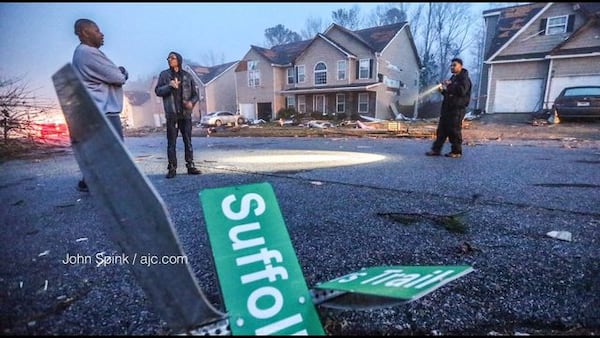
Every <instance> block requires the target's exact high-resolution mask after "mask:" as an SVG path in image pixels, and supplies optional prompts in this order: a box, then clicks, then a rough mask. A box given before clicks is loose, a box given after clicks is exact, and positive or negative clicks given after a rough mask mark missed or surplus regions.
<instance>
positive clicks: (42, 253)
mask: <svg viewBox="0 0 600 338" xmlns="http://www.w3.org/2000/svg"><path fill="white" fill-rule="evenodd" d="M49 253H50V250H46V251H44V252H40V253H39V254H38V257H42V256H46V255H47V254H49Z"/></svg>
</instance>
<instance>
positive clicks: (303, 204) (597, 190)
mask: <svg viewBox="0 0 600 338" xmlns="http://www.w3.org/2000/svg"><path fill="white" fill-rule="evenodd" d="M193 143H194V146H195V157H196V164H197V166H198V167H199V168H200V169H201V170H202V171H203V174H202V175H199V176H188V175H186V174H185V171H184V170H185V168H183V166H181V168H180V170H179V174H178V175H177V176H176V177H175V178H174V179H172V180H167V179H165V178H164V175H165V174H166V150H165V148H166V140H165V138H164V135H162V134H160V135H150V136H145V137H129V138H127V139H126V142H125V144H126V147H127V148H128V149H129V151H130V152H131V155H132V158H133V159H134V160H135V162H136V163H137V165H138V166H139V167H140V169H141V170H142V171H143V172H144V173H145V174H146V175H147V176H148V178H149V179H150V181H151V182H152V184H153V185H154V186H155V188H156V189H157V191H158V192H159V194H160V195H161V197H162V198H163V199H164V201H165V203H166V205H167V208H168V210H169V212H170V214H171V217H172V219H173V222H174V224H175V227H176V228H177V232H178V233H179V236H180V241H181V244H182V246H183V248H184V251H185V253H186V255H187V257H188V260H189V263H190V264H191V266H192V268H193V271H194V273H195V274H196V277H197V278H198V279H199V281H200V284H201V286H202V288H203V289H204V292H205V293H206V295H207V297H208V298H209V299H210V301H211V302H212V303H213V304H214V305H215V306H216V307H217V308H219V309H221V310H224V309H223V305H222V299H221V297H220V292H219V289H218V282H217V278H216V273H215V270H214V265H213V262H212V258H211V251H210V248H209V243H208V239H207V233H206V230H205V221H204V218H203V213H202V208H201V206H200V203H199V200H198V192H199V191H201V190H203V189H206V188H216V187H225V186H234V185H241V184H250V183H259V182H269V183H271V184H272V186H273V187H274V190H275V193H276V195H277V199H278V202H279V204H280V208H281V211H282V214H283V216H284V219H285V222H286V225H287V227H288V230H289V233H290V237H291V240H292V242H293V245H294V248H295V250H296V253H297V256H298V260H299V262H300V264H301V266H302V268H303V272H304V276H305V278H306V282H307V284H308V286H309V287H311V286H313V285H315V284H316V283H318V282H323V281H327V280H330V279H333V278H335V277H339V276H341V275H344V274H347V273H350V272H354V271H356V270H358V269H360V268H362V267H370V266H379V265H471V266H473V267H474V269H475V270H474V271H473V272H471V273H470V274H468V275H466V276H464V277H462V278H459V279H457V280H455V281H452V282H450V283H449V284H447V285H445V286H443V287H442V288H440V289H438V290H436V291H434V292H432V293H431V294H428V295H426V296H424V297H423V298H420V299H418V300H417V301H414V302H412V303H409V304H405V305H398V306H392V307H386V308H381V309H373V310H368V311H353V310H335V309H329V308H323V307H319V308H318V311H319V314H320V316H321V322H322V324H323V326H324V328H325V331H326V333H327V334H330V335H357V334H364V335H423V334H424V335H437V334H442V335H450V334H458V335H475V334H477V335H480V334H484V335H485V334H490V335H492V334H511V335H512V334H520V333H528V334H561V335H562V334H577V333H579V334H584V335H585V334H589V335H592V334H594V335H597V334H599V333H600V282H599V280H600V247H599V244H600V231H599V230H600V203H599V202H600V170H599V168H600V167H599V165H600V141H581V140H577V139H575V140H573V139H566V140H562V141H560V140H552V141H535V140H533V141H515V140H510V141H489V142H482V143H470V144H469V145H468V146H465V149H464V156H463V158H461V159H450V158H445V157H434V158H432V157H426V156H424V152H425V151H427V150H428V149H429V146H430V140H412V139H371V138H216V137H211V138H205V137H196V138H194V139H193ZM178 156H179V158H180V161H181V162H182V163H183V147H182V145H181V141H180V140H179V145H178ZM0 172H1V173H2V174H1V175H0V201H1V205H2V208H1V211H0V221H1V223H2V225H3V231H2V232H1V234H0V255H1V257H2V259H1V260H0V306H1V308H0V332H1V333H2V334H4V335H14V334H34V335H55V334H56V335H66V334H83V335H96V334H98V335H113V334H119V335H154V334H164V333H172V332H170V331H169V329H168V328H167V327H166V326H165V324H164V323H163V322H161V320H160V318H159V317H158V316H157V315H156V314H155V313H154V312H153V311H152V309H151V307H150V305H149V304H148V301H147V299H146V298H145V295H144V293H143V292H142V290H141V289H140V288H139V286H138V285H137V284H136V281H135V280H134V278H133V276H132V275H131V274H130V273H129V270H128V269H127V266H126V265H112V266H105V267H97V266H96V265H95V264H63V263H62V260H63V259H65V256H66V254H67V253H70V254H71V255H73V254H81V255H92V256H93V255H95V254H96V253H99V252H105V253H108V254H118V249H117V248H116V246H115V245H114V244H113V243H112V242H111V241H110V240H109V239H108V236H107V235H106V234H105V232H104V227H105V226H106V222H108V221H109V220H107V219H106V218H105V215H104V214H103V213H102V212H100V211H99V208H98V206H97V205H96V204H95V203H97V201H96V200H95V199H94V193H93V191H92V192H91V193H81V192H78V191H76V190H75V185H76V183H77V180H78V179H79V178H80V172H79V168H78V165H77V163H76V161H75V159H74V157H73V154H72V153H70V151H66V152H63V153H54V154H51V155H48V156H39V157H36V158H27V159H20V160H12V161H8V162H4V163H1V164H0ZM461 212H464V214H463V216H462V218H461V227H459V228H449V227H445V226H443V224H441V223H438V222H435V221H434V220H432V219H431V218H428V217H425V216H426V215H431V214H435V215H451V214H457V213H461ZM401 213H409V214H422V215H423V217H421V218H418V217H417V220H416V222H412V223H408V224H405V223H403V222H400V221H399V219H398V218H397V217H394V216H397V215H399V214H401ZM550 231H569V232H570V233H571V234H572V240H571V241H563V240H559V239H556V238H552V237H550V236H548V235H547V233H548V232H550Z"/></svg>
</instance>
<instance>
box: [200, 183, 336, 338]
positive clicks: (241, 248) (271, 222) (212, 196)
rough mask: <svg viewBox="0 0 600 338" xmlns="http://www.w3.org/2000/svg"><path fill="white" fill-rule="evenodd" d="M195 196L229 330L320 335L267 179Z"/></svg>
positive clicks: (299, 269)
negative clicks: (198, 202) (227, 317)
mask: <svg viewBox="0 0 600 338" xmlns="http://www.w3.org/2000/svg"><path fill="white" fill-rule="evenodd" d="M200 201H201V203H202V208H203V211H204V218H205V220H206V226H207V230H208V235H209V239H210V244H211V247H212V252H213V256H214V261H215V265H216V269H217V274H218V278H219V281H220V285H221V292H222V294H223V298H224V301H225V307H226V309H227V311H228V315H229V322H230V326H231V332H232V333H233V334H234V335H298V334H302V335H324V331H323V327H322V325H321V322H320V320H319V317H318V314H317V312H316V309H315V307H314V304H313V302H312V298H311V295H310V292H309V290H308V288H307V286H306V282H305V280H304V276H303V274H302V269H301V268H300V265H299V264H298V260H297V258H296V253H295V251H294V248H293V247H292V243H291V241H290V237H289V234H288V232H287V228H286V226H285V222H284V220H283V216H282V215H281V211H280V209H279V205H278V203H277V199H276V197H275V193H274V191H273V188H272V187H271V185H270V184H269V183H258V184H250V185H241V186H235V187H226V188H217V189H206V190H203V191H201V192H200Z"/></svg>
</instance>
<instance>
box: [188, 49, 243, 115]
mask: <svg viewBox="0 0 600 338" xmlns="http://www.w3.org/2000/svg"><path fill="white" fill-rule="evenodd" d="M237 63H238V61H233V62H228V63H224V64H220V65H216V66H211V67H205V66H200V65H197V64H184V66H183V69H185V70H187V71H188V72H189V73H191V74H192V76H193V77H194V79H195V80H196V83H197V84H198V92H199V97H200V101H199V103H198V105H197V107H196V108H195V109H194V111H195V112H196V111H197V112H198V115H197V116H196V115H194V119H196V118H198V120H199V119H200V118H201V117H202V115H205V114H206V113H209V112H214V111H218V110H228V111H231V112H235V111H236V110H237V102H236V88H235V79H234V77H235V73H234V69H235V67H236V66H237Z"/></svg>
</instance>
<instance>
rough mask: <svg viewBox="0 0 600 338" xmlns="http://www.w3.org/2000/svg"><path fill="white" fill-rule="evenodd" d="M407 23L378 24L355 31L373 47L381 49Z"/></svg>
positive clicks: (379, 51)
mask: <svg viewBox="0 0 600 338" xmlns="http://www.w3.org/2000/svg"><path fill="white" fill-rule="evenodd" d="M404 25H406V22H398V23H394V24H390V25H385V26H377V27H371V28H366V29H361V30H357V31H354V33H355V34H356V35H358V36H360V38H361V39H362V40H364V41H366V42H367V44H368V45H369V46H371V49H373V50H374V51H376V52H378V53H381V51H382V50H383V49H384V48H385V47H386V46H387V45H388V44H389V43H390V41H392V39H393V38H394V37H395V36H396V34H398V32H399V31H400V30H401V29H402V27H404Z"/></svg>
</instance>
